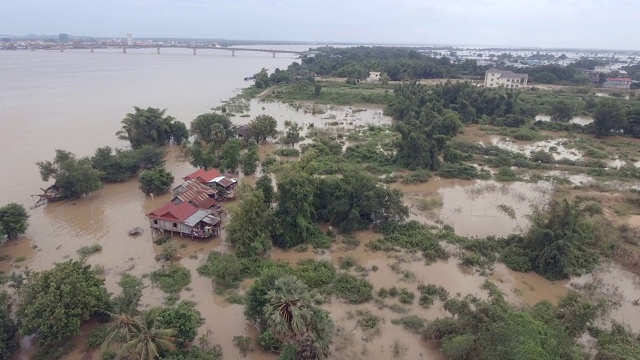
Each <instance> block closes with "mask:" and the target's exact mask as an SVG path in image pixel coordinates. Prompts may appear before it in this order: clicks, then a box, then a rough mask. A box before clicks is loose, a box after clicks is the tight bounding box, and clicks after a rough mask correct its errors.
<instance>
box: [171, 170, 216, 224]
mask: <svg viewBox="0 0 640 360" xmlns="http://www.w3.org/2000/svg"><path fill="white" fill-rule="evenodd" d="M217 193H218V191H217V190H215V189H212V188H210V187H208V186H207V185H205V184H202V183H201V182H199V181H198V180H197V179H191V180H187V181H186V182H184V183H182V184H180V185H178V186H176V187H175V188H174V189H173V199H171V203H173V204H174V205H180V204H182V203H184V202H188V203H189V204H191V205H193V206H194V207H196V208H198V209H204V210H211V211H213V212H214V213H216V214H217V215H220V214H222V207H221V206H220V205H219V204H218V201H217V200H216V199H215V197H216V194H217Z"/></svg>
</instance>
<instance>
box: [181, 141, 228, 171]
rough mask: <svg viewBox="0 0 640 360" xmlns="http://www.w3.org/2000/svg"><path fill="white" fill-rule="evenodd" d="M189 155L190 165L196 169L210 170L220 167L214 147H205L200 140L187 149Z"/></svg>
mask: <svg viewBox="0 0 640 360" xmlns="http://www.w3.org/2000/svg"><path fill="white" fill-rule="evenodd" d="M187 154H188V155H189V158H190V161H189V163H190V164H191V165H193V166H194V167H197V168H204V169H205V170H208V169H211V168H214V167H218V166H220V160H219V158H218V157H217V156H216V155H215V153H214V148H213V146H209V147H205V146H204V145H203V144H202V142H201V141H200V140H196V141H194V142H193V144H192V145H191V146H189V147H188V148H187Z"/></svg>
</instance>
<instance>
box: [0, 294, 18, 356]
mask: <svg viewBox="0 0 640 360" xmlns="http://www.w3.org/2000/svg"><path fill="white" fill-rule="evenodd" d="M19 346H20V345H19V336H18V327H17V326H16V324H15V323H14V322H13V320H12V319H11V297H10V296H9V294H8V293H7V292H6V291H0V360H9V359H11V355H12V354H13V352H14V351H15V350H17V349H18V347H19Z"/></svg>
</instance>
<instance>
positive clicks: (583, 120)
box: [536, 115, 593, 126]
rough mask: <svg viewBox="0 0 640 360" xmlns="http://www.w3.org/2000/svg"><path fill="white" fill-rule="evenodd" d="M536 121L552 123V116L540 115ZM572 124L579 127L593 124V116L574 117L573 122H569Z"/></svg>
mask: <svg viewBox="0 0 640 360" xmlns="http://www.w3.org/2000/svg"><path fill="white" fill-rule="evenodd" d="M536 121H551V116H549V115H538V116H536ZM569 122H570V123H572V124H578V125H583V126H584V125H589V124H591V123H592V122H593V118H592V117H591V116H574V117H573V118H572V119H571V120H569Z"/></svg>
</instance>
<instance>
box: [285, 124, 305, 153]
mask: <svg viewBox="0 0 640 360" xmlns="http://www.w3.org/2000/svg"><path fill="white" fill-rule="evenodd" d="M300 130H302V128H301V127H300V125H298V123H293V124H292V125H291V126H289V128H288V129H287V132H286V134H285V143H286V144H289V145H291V148H293V147H294V146H295V145H296V144H297V143H299V142H300Z"/></svg>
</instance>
